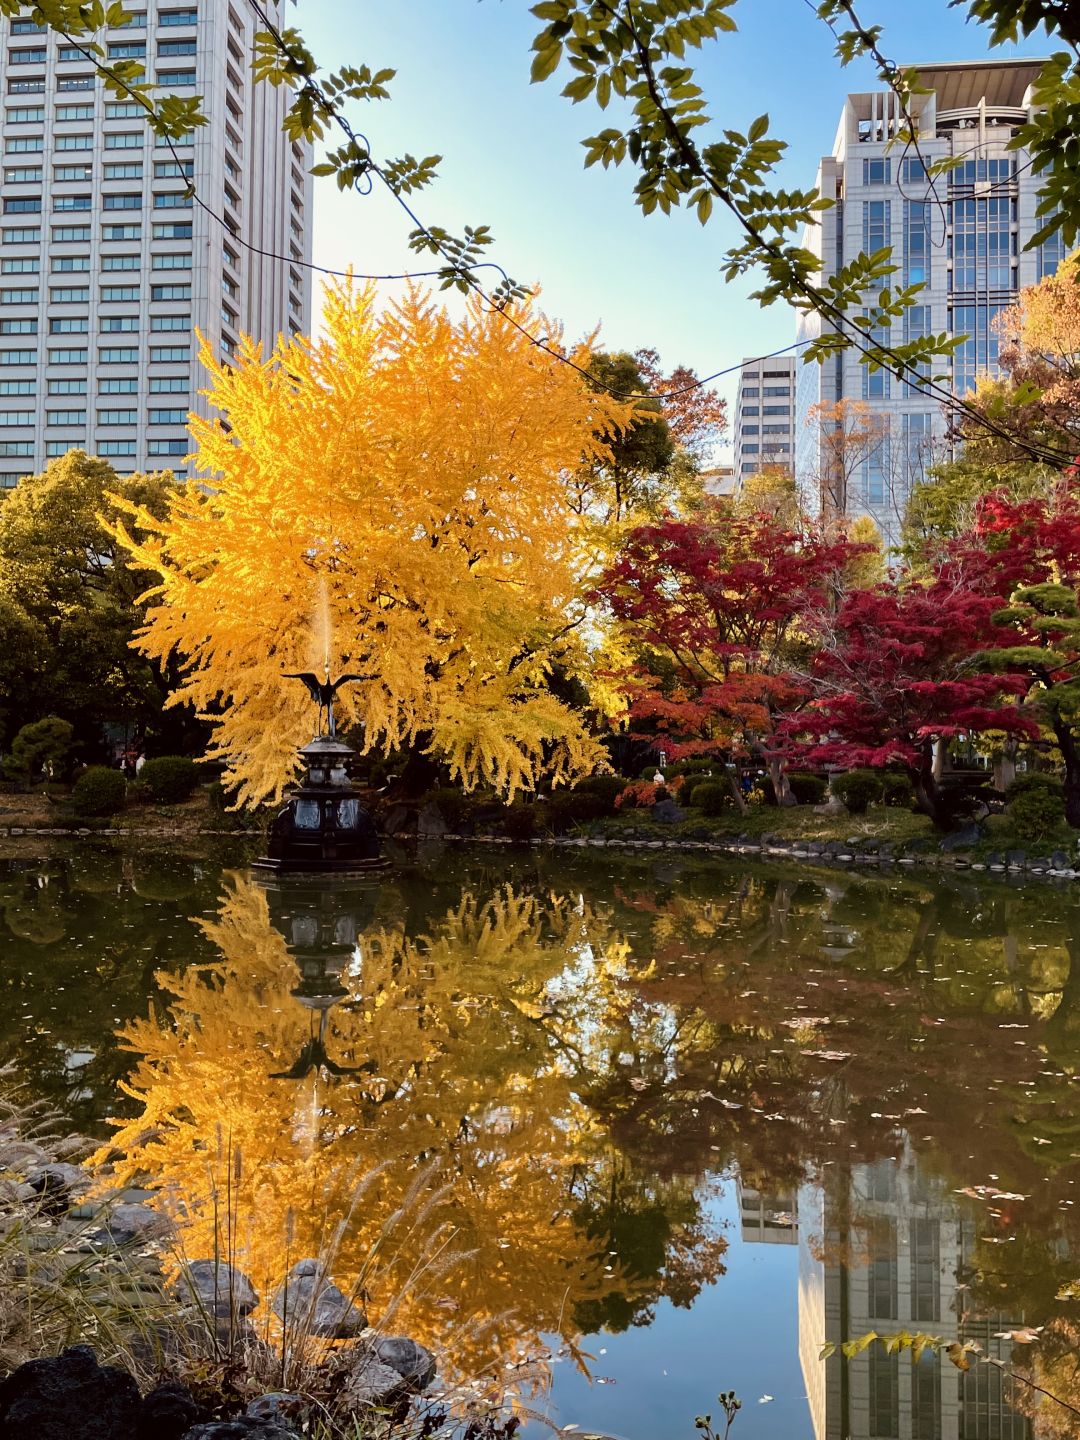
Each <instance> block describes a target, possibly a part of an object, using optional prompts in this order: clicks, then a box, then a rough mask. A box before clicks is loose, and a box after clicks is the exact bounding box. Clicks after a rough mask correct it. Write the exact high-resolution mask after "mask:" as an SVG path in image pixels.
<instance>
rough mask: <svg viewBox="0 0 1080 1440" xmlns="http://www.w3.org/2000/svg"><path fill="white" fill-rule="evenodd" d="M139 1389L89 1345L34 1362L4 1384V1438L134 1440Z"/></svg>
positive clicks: (0, 1413) (0, 1429) (0, 1410)
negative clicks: (102, 1361)
mask: <svg viewBox="0 0 1080 1440" xmlns="http://www.w3.org/2000/svg"><path fill="white" fill-rule="evenodd" d="M138 1415H139V1387H138V1386H137V1385H136V1384H135V1381H134V1380H133V1379H132V1377H131V1376H130V1375H129V1374H128V1372H127V1371H126V1370H118V1369H114V1368H113V1367H112V1366H102V1365H99V1364H98V1362H97V1357H96V1355H95V1354H94V1352H93V1350H91V1348H90V1346H89V1345H73V1346H71V1348H70V1349H68V1350H65V1351H64V1353H63V1354H62V1355H54V1356H51V1357H50V1358H48V1359H46V1360H29V1361H27V1363H26V1364H25V1365H20V1366H19V1368H18V1369H17V1370H13V1371H12V1373H11V1374H10V1375H9V1376H8V1377H7V1379H6V1380H4V1381H3V1383H2V1384H0V1437H2V1440H133V1437H134V1436H135V1434H136V1425H137V1423H138Z"/></svg>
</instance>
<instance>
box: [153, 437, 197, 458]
mask: <svg viewBox="0 0 1080 1440" xmlns="http://www.w3.org/2000/svg"><path fill="white" fill-rule="evenodd" d="M190 448H191V442H190V441H189V440H150V441H148V442H147V446H146V453H147V454H148V455H186V454H187V453H188V450H189V449H190Z"/></svg>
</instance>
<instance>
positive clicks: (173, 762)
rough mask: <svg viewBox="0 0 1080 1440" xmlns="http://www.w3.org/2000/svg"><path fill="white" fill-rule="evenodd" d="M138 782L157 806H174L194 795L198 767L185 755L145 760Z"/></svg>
mask: <svg viewBox="0 0 1080 1440" xmlns="http://www.w3.org/2000/svg"><path fill="white" fill-rule="evenodd" d="M139 781H140V783H141V784H143V785H145V786H146V789H147V791H148V792H149V795H150V798H151V800H153V801H155V802H156V803H157V804H158V805H176V804H178V803H179V802H180V801H181V800H186V799H188V797H189V796H190V795H192V794H194V792H195V787H196V786H197V785H198V783H199V767H198V766H197V765H196V764H195V761H194V760H189V759H188V757H187V756H186V755H161V756H159V757H158V759H156V760H147V762H146V764H145V765H144V766H143V767H142V769H141V770H140V771H139Z"/></svg>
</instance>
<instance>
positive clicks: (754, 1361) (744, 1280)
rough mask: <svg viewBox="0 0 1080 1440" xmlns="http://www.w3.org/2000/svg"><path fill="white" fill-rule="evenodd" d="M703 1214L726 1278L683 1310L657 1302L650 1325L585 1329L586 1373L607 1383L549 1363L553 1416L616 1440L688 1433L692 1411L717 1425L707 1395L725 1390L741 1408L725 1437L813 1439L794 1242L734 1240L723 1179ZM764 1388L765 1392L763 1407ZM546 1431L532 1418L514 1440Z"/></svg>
mask: <svg viewBox="0 0 1080 1440" xmlns="http://www.w3.org/2000/svg"><path fill="white" fill-rule="evenodd" d="M708 1213H709V1216H710V1219H711V1220H712V1221H713V1223H714V1224H716V1225H722V1226H723V1227H724V1234H725V1235H726V1237H727V1240H728V1251H727V1254H726V1255H725V1256H724V1264H725V1266H726V1269H727V1273H726V1274H725V1275H723V1276H721V1278H720V1279H719V1280H718V1281H717V1283H716V1284H715V1285H711V1286H706V1288H705V1289H704V1290H702V1292H701V1294H700V1295H699V1296H698V1298H697V1301H696V1302H695V1304H694V1305H693V1306H692V1307H691V1308H690V1309H689V1310H676V1309H675V1307H674V1306H672V1305H671V1304H670V1303H669V1302H668V1301H666V1300H661V1301H660V1302H659V1303H658V1304H657V1306H656V1319H655V1320H654V1321H653V1324H652V1325H651V1326H650V1327H649V1328H648V1329H631V1330H628V1331H626V1332H625V1333H624V1334H621V1335H605V1334H602V1335H594V1336H586V1337H585V1339H584V1340H583V1341H582V1349H584V1350H585V1351H587V1352H588V1353H589V1354H590V1355H592V1356H594V1357H595V1358H594V1360H593V1363H592V1367H591V1368H592V1371H593V1374H594V1376H601V1377H604V1378H606V1379H609V1380H613V1381H614V1382H615V1383H614V1384H609V1385H600V1384H597V1383H596V1381H595V1380H594V1381H593V1383H592V1384H590V1382H589V1381H588V1380H586V1379H585V1378H584V1377H583V1376H581V1375H579V1374H578V1373H577V1371H576V1370H575V1369H574V1368H573V1362H572V1361H570V1360H563V1361H561V1362H559V1363H557V1364H556V1365H555V1366H554V1367H553V1370H552V1374H553V1377H554V1378H553V1383H552V1390H551V1396H550V1402H549V1403H550V1418H551V1420H552V1421H553V1422H555V1423H556V1424H558V1425H572V1424H576V1425H577V1426H578V1427H579V1430H580V1431H581V1432H584V1433H586V1434H587V1433H588V1432H589V1431H599V1432H600V1433H602V1434H604V1435H610V1436H617V1437H619V1440H691V1437H693V1436H694V1435H695V1434H696V1433H697V1432H696V1431H695V1429H694V1416H695V1415H703V1414H709V1413H711V1414H712V1417H713V1427H714V1428H716V1422H717V1419H718V1417H719V1414H720V1409H719V1406H718V1405H717V1403H716V1397H717V1395H718V1394H719V1392H720V1391H721V1390H734V1391H735V1392H736V1393H737V1394H738V1396H739V1398H740V1399H741V1400H742V1402H743V1409H742V1412H741V1414H740V1415H739V1416H738V1418H737V1419H736V1421H735V1425H734V1426H733V1427H732V1433H733V1436H738V1435H739V1434H745V1435H746V1436H747V1437H753V1440H813V1429H812V1427H811V1424H810V1414H809V1410H808V1408H807V1403H806V1386H805V1385H804V1383H803V1378H802V1372H801V1371H800V1369H799V1343H798V1331H799V1316H798V1261H799V1256H798V1249H797V1247H796V1246H794V1245H759V1244H747V1243H746V1242H745V1241H744V1240H743V1239H742V1238H741V1234H740V1223H739V1201H738V1194H737V1192H736V1187H735V1181H734V1180H733V1179H730V1180H726V1181H725V1182H724V1185H723V1189H722V1193H721V1194H720V1195H719V1196H718V1198H717V1199H716V1200H715V1201H714V1202H713V1203H712V1205H711V1206H710V1207H709V1211H708ZM555 1348H557V1345H556V1346H555ZM602 1349H603V1350H605V1351H606V1354H603V1355H602V1354H601V1353H600V1351H601V1350H602ZM763 1395H771V1396H772V1397H773V1399H772V1400H771V1401H769V1403H768V1404H765V1405H763V1404H761V1403H760V1399H761V1397H762V1396H763ZM570 1433H571V1435H575V1434H577V1433H578V1432H577V1431H571V1432H570ZM720 1433H721V1434H722V1433H723V1425H722V1424H721V1426H720ZM546 1434H548V1432H547V1431H546V1430H545V1428H544V1427H543V1426H541V1425H532V1426H528V1427H526V1429H525V1430H524V1431H523V1440H541V1437H543V1436H544V1435H546Z"/></svg>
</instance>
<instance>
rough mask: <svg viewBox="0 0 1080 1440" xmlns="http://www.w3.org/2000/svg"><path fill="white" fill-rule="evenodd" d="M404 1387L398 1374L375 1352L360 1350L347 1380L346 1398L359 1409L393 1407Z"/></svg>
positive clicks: (350, 1368)
mask: <svg viewBox="0 0 1080 1440" xmlns="http://www.w3.org/2000/svg"><path fill="white" fill-rule="evenodd" d="M403 1386H404V1382H403V1381H402V1378H401V1376H400V1375H399V1374H398V1372H397V1371H396V1370H394V1369H393V1368H392V1367H391V1366H389V1365H385V1364H383V1362H382V1361H381V1360H380V1359H378V1357H377V1356H376V1355H375V1353H374V1351H372V1350H366V1349H365V1350H359V1351H357V1355H356V1359H355V1361H354V1362H353V1363H352V1365H350V1367H349V1371H348V1374H347V1376H346V1379H345V1390H344V1398H345V1399H346V1401H347V1403H348V1404H350V1405H355V1406H357V1407H360V1406H372V1407H376V1406H383V1405H391V1404H393V1402H394V1401H395V1400H396V1399H398V1397H399V1396H400V1395H401V1391H402V1389H403Z"/></svg>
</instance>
